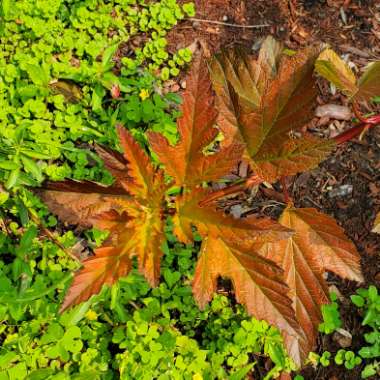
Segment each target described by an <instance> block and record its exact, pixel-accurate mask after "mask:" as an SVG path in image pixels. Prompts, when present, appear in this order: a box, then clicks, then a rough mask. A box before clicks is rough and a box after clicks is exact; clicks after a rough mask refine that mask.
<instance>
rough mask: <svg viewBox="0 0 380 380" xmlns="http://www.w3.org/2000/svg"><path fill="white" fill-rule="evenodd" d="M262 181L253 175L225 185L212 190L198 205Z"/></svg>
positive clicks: (202, 205) (240, 190) (201, 205)
mask: <svg viewBox="0 0 380 380" xmlns="http://www.w3.org/2000/svg"><path fill="white" fill-rule="evenodd" d="M262 182H263V180H262V179H261V178H260V177H259V176H257V175H253V176H251V177H249V178H247V179H246V180H244V182H242V183H239V184H236V185H232V186H228V187H225V188H224V189H220V190H217V191H214V192H212V193H211V194H209V195H208V196H207V197H206V198H205V199H203V200H202V201H200V202H199V206H200V207H204V206H207V205H208V204H209V203H210V202H213V201H215V200H217V199H219V198H222V197H225V196H226V195H230V194H235V193H240V192H242V191H244V190H246V189H248V188H249V187H252V186H256V185H260V183H262Z"/></svg>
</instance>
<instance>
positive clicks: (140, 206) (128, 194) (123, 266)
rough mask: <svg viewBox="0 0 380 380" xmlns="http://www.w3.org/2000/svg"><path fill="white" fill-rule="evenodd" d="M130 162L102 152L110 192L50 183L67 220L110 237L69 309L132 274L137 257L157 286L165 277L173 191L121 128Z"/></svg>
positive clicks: (86, 267)
mask: <svg viewBox="0 0 380 380" xmlns="http://www.w3.org/2000/svg"><path fill="white" fill-rule="evenodd" d="M118 133H119V136H120V141H121V145H122V148H123V151H124V156H122V155H120V154H118V153H116V152H112V151H109V150H107V149H106V148H102V147H99V148H98V153H99V155H100V156H101V157H102V158H103V160H104V163H105V166H106V167H107V168H108V169H109V170H110V171H111V173H112V174H113V175H114V177H115V184H114V185H113V186H110V187H104V186H100V185H98V184H93V183H89V182H84V183H81V182H75V181H64V182H57V183H50V184H48V185H47V187H48V188H49V189H50V190H46V191H44V192H43V193H42V197H43V199H44V201H45V202H46V203H47V204H48V206H49V207H50V209H51V210H52V211H53V212H55V213H56V214H58V216H59V217H60V219H61V220H63V221H67V222H69V223H76V224H80V225H83V226H85V227H89V226H95V227H98V228H103V229H106V230H108V231H109V232H110V235H109V238H108V239H107V241H106V242H105V243H104V244H103V247H101V248H99V249H96V250H95V255H94V257H91V258H89V259H87V260H86V261H84V262H83V268H82V269H81V270H80V271H79V272H78V273H76V275H75V279H74V282H73V285H72V287H71V288H70V290H69V292H68V295H67V297H66V299H65V302H64V304H63V306H62V308H63V309H65V308H67V307H69V306H72V305H74V304H77V303H79V302H82V301H85V300H86V299H88V298H89V297H90V296H91V295H92V294H94V293H97V292H98V291H99V290H100V289H101V287H102V285H103V284H112V283H113V282H115V281H116V280H117V279H118V278H119V277H120V276H125V275H127V274H128V272H129V271H130V269H131V258H132V257H133V256H137V259H138V260H137V261H138V265H139V270H140V272H141V273H142V274H143V275H144V276H145V277H146V279H147V280H148V282H149V283H150V284H151V285H152V286H154V285H156V284H157V282H158V279H159V275H160V259H161V256H162V252H161V245H162V242H163V240H164V234H163V216H162V212H163V202H164V196H165V191H166V189H167V186H166V185H165V184H164V178H163V172H162V171H160V170H158V171H156V170H155V169H154V167H153V166H152V164H151V162H150V161H149V158H148V156H147V155H146V153H145V152H144V151H143V150H142V149H141V148H140V147H139V145H138V144H137V143H136V142H135V141H134V140H133V138H132V136H131V135H130V134H129V132H127V131H126V130H125V129H124V128H123V127H121V126H119V127H118Z"/></svg>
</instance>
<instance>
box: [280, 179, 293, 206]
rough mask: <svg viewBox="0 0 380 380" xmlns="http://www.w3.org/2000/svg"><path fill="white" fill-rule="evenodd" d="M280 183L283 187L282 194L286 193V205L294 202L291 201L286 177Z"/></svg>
mask: <svg viewBox="0 0 380 380" xmlns="http://www.w3.org/2000/svg"><path fill="white" fill-rule="evenodd" d="M280 182H281V186H282V192H283V193H284V199H285V203H286V204H288V203H290V202H291V201H292V200H291V198H290V195H289V191H288V185H287V183H286V177H281V178H280Z"/></svg>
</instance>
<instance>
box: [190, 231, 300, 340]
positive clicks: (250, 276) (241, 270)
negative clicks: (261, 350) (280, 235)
mask: <svg viewBox="0 0 380 380" xmlns="http://www.w3.org/2000/svg"><path fill="white" fill-rule="evenodd" d="M219 276H222V277H228V278H230V279H231V280H232V282H233V285H234V289H235V294H236V300H237V301H238V302H239V303H241V304H243V305H245V306H246V307H247V310H248V312H249V313H250V314H251V315H253V316H254V317H255V318H257V319H265V320H267V321H268V322H269V323H271V324H273V325H275V326H277V327H278V328H279V329H280V330H281V331H282V332H283V333H284V335H285V336H286V335H287V333H293V331H295V330H297V323H296V320H295V317H294V311H293V310H292V307H291V301H290V300H289V298H288V297H287V296H286V293H287V290H288V289H287V287H286V286H285V285H284V283H283V282H282V279H281V277H282V270H281V269H279V268H278V267H277V266H275V265H274V264H273V263H272V262H270V261H269V260H266V259H264V258H262V257H260V256H259V255H257V254H256V253H255V252H254V251H252V250H250V249H248V250H247V249H245V248H244V247H242V246H235V245H232V244H230V242H228V241H226V240H225V239H224V238H223V237H222V236H215V235H214V234H209V235H208V236H207V238H205V239H204V240H203V243H202V247H201V251H200V258H199V260H198V263H197V267H196V270H195V276H194V282H193V293H194V297H195V299H196V301H197V302H198V304H199V305H200V306H201V307H204V306H205V304H206V303H207V302H208V301H210V300H211V298H212V296H213V294H214V293H215V291H216V289H217V279H218V277H219Z"/></svg>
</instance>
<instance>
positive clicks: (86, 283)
mask: <svg viewBox="0 0 380 380" xmlns="http://www.w3.org/2000/svg"><path fill="white" fill-rule="evenodd" d="M131 268H132V261H131V259H130V258H129V257H128V255H126V254H124V255H121V254H120V250H119V249H118V247H105V248H99V249H97V250H96V252H95V256H94V257H91V258H89V259H87V260H85V261H84V263H83V268H82V269H81V270H80V271H79V272H77V273H76V274H75V277H74V281H73V283H72V284H71V287H70V289H69V291H68V293H67V295H66V297H65V300H64V302H63V304H62V306H61V311H64V310H66V309H67V308H68V307H70V306H72V305H77V304H78V303H80V302H83V301H86V300H87V299H89V298H90V297H91V296H92V295H93V294H97V293H99V291H100V290H101V288H102V286H103V285H112V284H113V283H115V282H116V281H117V280H118V279H119V278H120V277H122V276H126V275H127V274H128V273H129V271H130V270H131Z"/></svg>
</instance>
